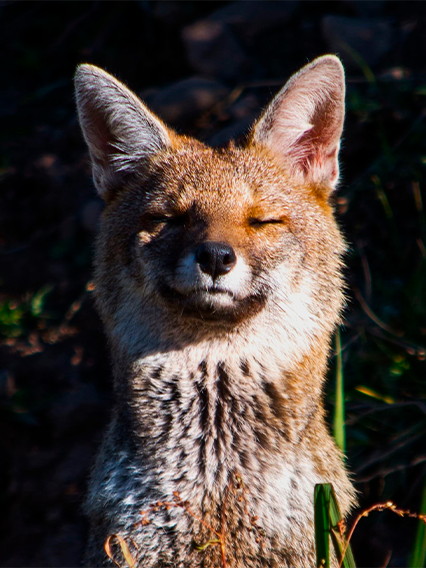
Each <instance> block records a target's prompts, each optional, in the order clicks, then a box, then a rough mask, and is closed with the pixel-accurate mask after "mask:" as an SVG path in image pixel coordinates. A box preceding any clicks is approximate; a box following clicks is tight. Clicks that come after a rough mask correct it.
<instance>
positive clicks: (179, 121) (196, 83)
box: [144, 77, 228, 126]
mask: <svg viewBox="0 0 426 568" xmlns="http://www.w3.org/2000/svg"><path fill="white" fill-rule="evenodd" d="M227 94H228V89H227V88H226V87H225V86H224V85H223V84H222V83H219V82H218V81H214V80H213V79H204V78H202V77H190V78H189V79H183V80H182V81H179V82H178V83H173V84H172V85H170V86H169V87H166V88H164V89H161V90H159V91H157V92H156V93H154V94H151V95H149V94H145V96H144V99H145V100H146V102H147V104H148V106H149V107H150V108H151V109H152V110H153V111H154V112H155V113H158V114H159V116H160V117H161V118H162V119H163V120H164V121H165V122H167V123H169V124H171V125H173V126H184V125H187V124H188V123H190V122H192V121H193V120H195V119H197V118H200V115H202V114H203V113H204V112H206V111H208V110H209V109H211V108H212V107H213V106H214V105H215V104H216V103H217V102H218V101H220V100H221V99H223V98H224V97H225V96H226V95H227Z"/></svg>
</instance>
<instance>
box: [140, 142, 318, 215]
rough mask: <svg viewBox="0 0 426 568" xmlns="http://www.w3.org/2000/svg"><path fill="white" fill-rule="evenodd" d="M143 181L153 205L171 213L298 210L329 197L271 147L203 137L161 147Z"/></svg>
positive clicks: (148, 203) (146, 201)
mask: <svg viewBox="0 0 426 568" xmlns="http://www.w3.org/2000/svg"><path fill="white" fill-rule="evenodd" d="M138 186H139V187H138V190H139V191H140V192H142V193H144V194H145V198H144V200H143V201H144V206H145V207H147V208H148V209H152V210H153V211H155V210H156V209H158V210H159V211H162V210H165V211H164V212H167V211H169V212H170V213H182V212H190V211H192V210H194V209H195V210H196V212H197V213H198V214H200V215H202V216H211V215H215V216H217V215H218V214H219V212H221V213H222V214H226V213H227V212H230V211H232V212H233V213H234V216H236V215H237V216H238V214H239V213H240V214H241V215H243V216H245V217H257V216H258V215H260V216H261V215H268V214H272V213H274V212H275V213H276V212H278V211H281V212H282V213H283V214H285V213H286V210H288V211H287V213H290V212H291V210H293V211H294V212H295V213H296V210H297V209H298V208H299V207H300V206H302V207H305V208H306V207H307V206H308V207H309V202H312V203H313V204H314V203H320V202H321V201H322V199H323V196H322V194H321V193H320V192H316V191H315V188H311V187H301V186H300V185H299V184H297V183H295V182H294V180H292V179H291V177H290V176H289V175H288V174H287V173H286V171H285V169H284V168H283V167H282V166H281V165H279V164H277V163H276V162H275V161H274V159H273V157H271V156H269V155H268V152H267V151H264V152H259V151H254V150H253V149H246V148H237V147H235V146H233V145H230V146H229V147H227V148H221V149H213V148H209V147H207V146H204V145H203V144H201V143H198V142H197V143H196V144H191V145H190V146H189V147H188V144H187V143H185V145H183V146H182V147H181V148H178V149H174V150H172V151H166V152H160V153H159V154H158V155H157V156H156V157H155V158H154V159H153V160H152V162H151V164H150V168H149V171H148V173H144V174H143V175H142V177H141V179H140V182H139V183H138Z"/></svg>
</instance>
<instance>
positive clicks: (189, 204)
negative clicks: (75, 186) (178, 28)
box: [75, 55, 345, 335]
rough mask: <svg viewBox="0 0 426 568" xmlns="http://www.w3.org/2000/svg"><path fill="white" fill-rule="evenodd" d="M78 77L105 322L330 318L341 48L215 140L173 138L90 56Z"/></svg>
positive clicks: (310, 321)
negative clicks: (236, 140) (95, 199)
mask: <svg viewBox="0 0 426 568" xmlns="http://www.w3.org/2000/svg"><path fill="white" fill-rule="evenodd" d="M75 83H76V97H77V105H78V112H79V118H80V124H81V127H82V130H83V134H84V137H85V139H86V142H87V145H88V148H89V152H90V157H91V161H92V166H93V178H94V183H95V185H96V188H97V190H98V192H99V194H100V195H101V196H102V197H103V198H104V199H105V201H106V208H105V212H104V215H103V220H102V224H101V230H100V236H99V238H98V245H97V258H96V266H97V268H96V284H97V292H96V293H97V298H98V305H99V308H100V311H101V314H102V316H103V318H104V320H105V322H106V324H107V327H108V326H109V328H110V329H113V328H114V326H115V327H117V326H121V328H123V326H124V327H125V326H132V325H134V322H135V321H136V320H138V321H139V322H141V321H143V322H144V326H145V329H146V333H148V334H149V333H154V332H153V331H152V330H153V329H154V328H156V325H157V323H158V322H161V326H162V327H163V329H164V326H165V325H166V326H167V329H168V333H169V335H173V334H175V335H176V334H177V335H179V334H181V333H182V329H183V328H185V329H187V328H188V327H191V326H192V328H194V329H197V330H205V331H206V332H208V331H209V330H212V329H214V330H215V333H217V330H218V329H225V330H230V329H236V328H238V327H239V326H241V325H245V324H246V323H247V322H249V321H253V319H255V318H256V317H258V316H259V315H260V314H263V316H262V317H269V318H270V321H271V322H272V321H273V322H275V323H276V322H279V323H278V324H277V325H279V326H280V327H281V329H283V330H284V332H285V333H288V334H290V335H291V334H293V335H299V334H301V335H304V334H306V335H309V334H315V333H317V332H319V331H318V330H320V331H321V330H322V331H325V330H327V331H328V332H329V331H330V330H331V329H332V328H333V326H334V325H335V323H336V321H337V319H338V314H339V310H340V307H341V303H342V292H341V288H342V284H341V277H340V258H341V254H342V251H343V248H344V245H343V241H342V238H341V236H340V234H339V231H338V228H337V225H336V223H335V221H334V218H333V212H332V208H331V207H330V205H329V196H330V194H331V192H332V190H333V189H334V188H335V186H336V184H337V181H338V173H339V168H338V151H339V144H340V137H341V133H342V126H343V118H344V91H345V87H344V73H343V68H342V65H341V63H340V61H339V59H337V58H336V57H335V56H331V55H327V56H323V57H320V58H318V59H316V60H315V61H313V62H312V63H310V64H309V65H307V66H305V67H304V68H303V69H302V70H301V71H299V72H298V73H297V74H296V75H294V76H293V77H292V78H291V79H290V80H289V81H288V83H287V84H286V85H285V86H284V87H283V89H282V90H281V91H280V92H279V93H278V94H277V95H276V97H275V98H274V99H273V100H272V102H271V103H270V105H269V106H268V108H267V109H266V110H265V112H264V113H263V114H262V115H261V117H260V118H259V120H258V121H257V122H256V123H255V124H254V126H253V128H252V130H251V133H250V135H249V136H248V138H247V140H246V142H245V143H244V144H242V145H239V146H236V145H235V144H233V143H230V144H229V145H228V146H227V147H225V148H220V149H212V148H209V147H207V146H206V145H204V144H202V143H201V142H198V141H196V140H194V139H193V138H189V137H185V136H180V135H178V134H177V133H175V132H174V131H173V130H171V129H170V128H168V127H167V126H166V125H165V124H164V123H163V122H162V121H161V120H160V119H159V118H157V117H156V116H155V115H154V114H153V113H152V112H150V111H149V110H148V109H147V108H146V106H145V105H144V104H143V103H142V102H141V101H140V100H139V99H138V98H137V97H136V95H135V94H133V93H132V92H131V91H129V90H128V89H127V87H125V86H124V85H123V84H122V83H120V82H119V81H118V80H117V79H115V78H114V77H112V76H111V75H109V74H108V73H106V72H105V71H103V70H101V69H99V68H97V67H94V66H93V65H87V64H84V65H81V66H80V67H79V68H78V70H77V73H76V76H75ZM165 322H167V324H165ZM274 325H275V324H274ZM286 330H287V331H286ZM271 332H272V331H271Z"/></svg>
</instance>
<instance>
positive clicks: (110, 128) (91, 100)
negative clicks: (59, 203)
mask: <svg viewBox="0 0 426 568" xmlns="http://www.w3.org/2000/svg"><path fill="white" fill-rule="evenodd" d="M74 81H75V92H76V99H77V108H78V115H79V119H80V125H81V129H82V131H83V135H84V138H85V140H86V142H87V145H88V147H89V152H90V157H91V159H92V166H93V179H94V182H95V186H96V188H97V190H98V192H99V194H100V195H101V196H102V197H103V198H104V199H107V200H108V199H109V198H110V197H111V196H112V193H113V191H114V190H116V189H117V188H119V186H120V185H121V184H122V183H123V179H124V177H125V176H126V175H127V174H129V173H132V171H134V170H135V169H136V167H137V165H138V164H140V162H141V160H145V159H147V158H148V159H149V157H151V156H152V155H154V154H156V153H157V152H159V151H161V150H165V149H166V148H167V147H169V146H170V145H171V137H173V133H172V132H171V131H170V130H169V129H168V128H167V127H166V126H165V125H164V124H163V123H162V122H161V121H160V120H159V119H158V118H157V117H156V116H154V115H153V114H152V113H151V112H150V111H149V110H148V109H147V108H146V107H145V106H144V105H143V104H142V102H141V101H140V100H139V99H138V97H137V96H136V95H135V94H133V93H132V92H131V91H130V90H129V89H128V88H127V87H125V86H124V85H123V84H122V83H120V82H119V81H117V79H115V78H114V77H113V76H112V75H109V73H106V72H105V71H103V70H102V69H99V68H98V67H95V66H94V65H87V64H84V65H80V66H79V67H78V68H77V72H76V74H75V78H74Z"/></svg>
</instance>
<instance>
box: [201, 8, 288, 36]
mask: <svg viewBox="0 0 426 568" xmlns="http://www.w3.org/2000/svg"><path fill="white" fill-rule="evenodd" d="M298 4H299V2H298V0H288V1H286V2H269V1H262V0H251V1H250V2H248V1H246V0H240V1H238V2H232V3H231V4H228V5H227V6H225V7H224V8H220V9H219V10H217V11H216V12H214V13H213V14H211V16H210V18H209V19H210V20H212V21H216V22H222V24H226V25H228V26H232V28H233V29H234V30H235V31H237V32H238V36H239V37H241V36H244V38H246V39H248V38H252V37H254V36H256V35H258V34H260V33H262V32H265V31H267V30H268V29H271V28H275V27H278V26H281V25H282V24H283V23H285V22H287V21H288V20H289V18H290V17H291V15H292V14H293V12H294V10H295V9H296V6H297V5H298Z"/></svg>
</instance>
